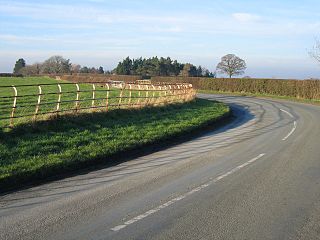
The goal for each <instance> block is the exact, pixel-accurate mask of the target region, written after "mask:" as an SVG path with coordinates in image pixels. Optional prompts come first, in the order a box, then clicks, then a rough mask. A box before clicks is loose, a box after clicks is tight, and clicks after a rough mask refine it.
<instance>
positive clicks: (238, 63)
mask: <svg viewBox="0 0 320 240" xmlns="http://www.w3.org/2000/svg"><path fill="white" fill-rule="evenodd" d="M246 68H247V65H246V62H245V61H244V60H242V59H241V58H239V57H237V56H236V55H234V54H228V55H225V56H223V57H222V58H221V62H220V63H219V64H218V65H217V71H218V72H219V73H222V74H227V75H228V76H229V77H230V78H231V77H232V76H235V75H241V74H244V70H246Z"/></svg>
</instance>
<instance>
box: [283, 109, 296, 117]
mask: <svg viewBox="0 0 320 240" xmlns="http://www.w3.org/2000/svg"><path fill="white" fill-rule="evenodd" d="M280 111H282V112H284V113H286V114H288V115H289V116H290V117H292V118H294V116H293V115H292V114H291V113H289V112H288V111H286V110H284V109H280Z"/></svg>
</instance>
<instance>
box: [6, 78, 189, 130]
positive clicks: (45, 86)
mask: <svg viewBox="0 0 320 240" xmlns="http://www.w3.org/2000/svg"><path fill="white" fill-rule="evenodd" d="M88 81H90V78H89V77H88ZM13 83H14V85H15V88H14V87H13V86H11V85H13ZM35 84H39V85H40V86H37V85H35ZM58 84H59V85H58ZM123 86H125V87H124V89H121V88H122V85H119V84H118V85H116V84H108V85H107V84H96V83H95V84H87V83H78V84H75V83H71V82H67V81H57V80H54V79H52V78H48V77H38V78H1V80H0V110H1V112H0V127H5V126H7V127H8V126H9V125H11V126H12V125H15V126H16V125H18V124H20V123H26V122H28V121H30V120H33V121H34V120H39V119H40V120H41V119H47V118H48V117H50V118H52V117H56V116H57V115H60V114H62V113H63V114H65V113H71V114H75V113H79V112H98V111H108V110H113V109H117V108H135V107H143V106H145V105H159V104H164V103H166V102H170V101H174V102H179V100H182V99H184V97H185V95H182V91H181V90H176V91H174V92H169V91H164V90H163V89H162V88H161V86H155V87H154V88H153V87H151V86H147V85H140V86H137V85H128V84H127V85H123ZM137 87H139V90H138V89H135V88H137ZM59 88H60V89H59ZM129 88H130V89H129ZM140 88H141V89H140ZM163 88H164V87H163ZM15 91H16V93H15ZM15 94H17V97H16V98H14V97H13V96H14V95H15ZM179 94H180V95H179ZM183 94H184V93H183ZM170 95H178V96H176V97H175V96H172V97H170ZM179 98H180V99H179ZM15 101H16V105H15V106H16V107H15V108H13V105H14V103H15ZM12 114H14V115H13V117H10V116H11V115H12Z"/></svg>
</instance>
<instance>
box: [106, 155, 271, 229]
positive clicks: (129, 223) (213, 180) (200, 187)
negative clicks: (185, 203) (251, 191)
mask: <svg viewBox="0 0 320 240" xmlns="http://www.w3.org/2000/svg"><path fill="white" fill-rule="evenodd" d="M264 155H266V154H265V153H262V154H260V155H259V156H257V157H255V158H253V159H251V160H249V161H247V162H245V163H243V164H241V165H239V166H237V167H235V168H233V169H232V170H230V171H228V172H226V173H224V174H222V175H220V176H218V177H216V178H213V179H210V181H208V182H207V183H205V184H202V185H200V186H199V187H196V188H194V189H192V190H191V191H189V192H187V193H185V194H183V195H180V196H178V197H176V198H173V199H171V200H170V201H168V202H166V203H164V204H161V205H159V206H158V207H156V208H153V209H150V210H149V211H147V212H145V213H143V214H141V215H139V216H136V217H134V218H132V219H130V220H128V221H126V222H124V223H123V224H121V225H118V226H115V227H113V228H111V230H112V231H114V232H118V231H120V230H121V229H124V228H125V227H127V226H129V225H131V224H133V223H136V222H138V221H140V220H142V219H144V218H146V217H148V216H150V215H152V214H155V213H156V212H159V211H160V210H161V209H164V208H167V207H169V206H171V205H172V204H174V203H176V202H178V201H181V200H182V199H184V198H186V197H188V196H190V195H192V194H194V193H196V192H199V191H201V190H202V189H204V188H207V187H209V186H210V185H212V184H214V183H216V182H218V181H220V180H221V179H223V178H225V177H227V176H229V175H231V174H233V173H235V172H237V171H239V170H240V169H242V168H244V167H246V166H248V165H250V164H252V163H254V162H255V161H257V160H259V159H260V158H262V157H263V156H264Z"/></svg>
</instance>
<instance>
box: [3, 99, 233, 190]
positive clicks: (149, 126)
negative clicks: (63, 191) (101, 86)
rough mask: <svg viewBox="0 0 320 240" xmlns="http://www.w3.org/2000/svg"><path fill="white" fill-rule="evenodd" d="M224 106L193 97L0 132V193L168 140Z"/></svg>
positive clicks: (204, 123) (208, 120) (221, 111)
mask: <svg viewBox="0 0 320 240" xmlns="http://www.w3.org/2000/svg"><path fill="white" fill-rule="evenodd" d="M228 113H229V108H228V107H227V106H226V105H224V104H222V103H217V102H212V101H207V100H201V99H196V100H194V101H192V102H189V103H184V104H182V103H180V104H173V105H169V106H161V107H153V108H143V109H132V110H128V109H127V110H125V109H120V110H114V111H110V112H98V113H94V114H80V115H74V116H72V115H62V116H60V117H58V118H55V119H52V120H50V121H40V122H37V123H24V124H20V125H19V126H17V127H15V128H14V129H12V130H11V131H2V132H0V143H1V144H0V189H1V190H0V191H3V190H4V189H8V188H10V187H11V188H12V187H18V186H20V185H21V184H26V183H28V182H30V181H34V180H43V179H46V178H48V177H50V176H54V175H57V173H59V174H64V173H68V172H70V171H74V170H77V169H81V168H86V167H88V166H92V165H95V164H109V163H112V162H113V161H114V160H115V159H116V158H117V157H116V156H118V155H119V154H121V153H126V152H128V151H131V150H134V149H144V147H147V146H153V145H157V144H159V143H161V142H163V141H165V142H166V141H168V142H170V141H172V140H173V139H176V138H177V137H178V136H184V135H185V134H188V133H189V132H190V131H195V130H196V129H199V128H202V127H205V126H207V125H208V124H211V123H213V122H215V121H217V120H218V119H221V118H222V117H226V116H227V115H228Z"/></svg>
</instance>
